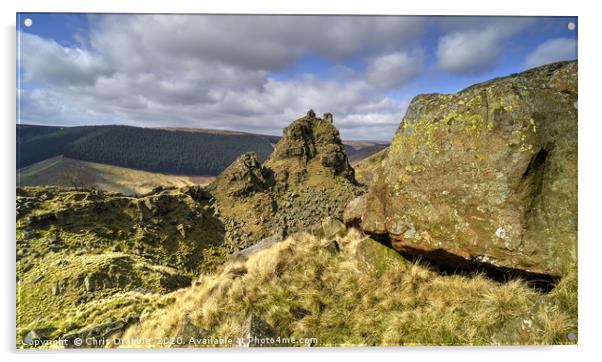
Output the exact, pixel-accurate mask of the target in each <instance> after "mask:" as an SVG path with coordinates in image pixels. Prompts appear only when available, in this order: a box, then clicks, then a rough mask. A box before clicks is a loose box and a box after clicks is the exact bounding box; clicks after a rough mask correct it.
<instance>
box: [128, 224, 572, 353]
mask: <svg viewBox="0 0 602 362" xmlns="http://www.w3.org/2000/svg"><path fill="white" fill-rule="evenodd" d="M362 239H365V236H363V235H362V234H360V233H359V232H357V231H355V230H351V231H350V232H349V233H348V234H347V235H346V236H344V237H342V238H338V239H337V240H338V242H339V245H340V247H341V248H340V252H338V253H332V252H330V251H329V250H328V249H327V248H325V247H324V245H325V243H326V242H327V241H326V240H318V239H316V238H314V237H313V236H310V235H302V236H295V237H291V238H288V239H287V240H285V241H283V242H281V243H278V244H276V245H274V246H272V247H270V248H269V249H266V250H263V251H261V252H258V253H256V254H254V255H251V256H250V257H249V258H248V259H245V260H235V261H232V262H229V263H227V264H225V265H224V266H222V267H221V269H220V270H218V271H217V272H216V273H215V274H213V275H204V276H202V277H200V278H199V279H198V280H197V281H196V282H194V283H193V285H192V286H191V287H190V288H187V289H183V290H180V291H177V292H175V293H174V297H175V302H174V304H172V305H171V306H170V307H168V308H166V309H160V310H150V309H149V310H148V311H147V312H146V313H144V314H143V316H142V318H141V321H140V323H139V324H138V325H135V326H133V327H131V328H130V329H129V330H127V331H126V333H125V334H124V337H125V338H124V339H127V338H134V337H146V338H157V337H173V336H178V335H179V333H180V331H181V330H182V328H183V326H184V325H185V324H187V323H192V324H193V325H195V326H199V327H201V328H202V329H203V330H204V331H205V335H212V336H214V337H219V336H222V337H224V336H231V337H237V336H240V335H241V333H242V326H243V322H244V321H245V320H246V319H247V317H248V316H249V315H250V314H251V313H254V314H256V315H257V316H260V317H261V318H262V319H264V320H265V321H266V322H268V323H269V324H270V325H271V326H272V327H273V328H274V330H275V331H276V333H277V334H278V335H279V336H282V337H295V338H305V337H314V338H317V339H318V343H317V345H319V346H333V345H335V346H358V345H370V346H372V345H384V346H398V345H460V344H470V345H489V344H566V343H575V342H576V339H574V340H573V338H572V337H573V336H575V337H576V335H577V271H576V268H574V269H571V270H569V271H568V272H567V274H566V275H565V276H564V277H563V279H562V280H561V282H560V283H559V285H557V287H556V288H555V289H554V290H552V291H551V292H549V293H547V294H545V293H541V292H538V291H536V290H533V289H531V288H529V287H527V286H526V284H525V283H524V282H522V281H520V280H514V281H510V282H507V283H499V282H495V281H492V280H490V279H487V278H486V277H484V276H482V275H474V276H461V275H440V274H438V273H436V272H435V271H433V270H431V269H429V268H428V267H426V266H424V265H422V264H417V263H412V262H410V261H406V260H405V259H402V260H400V262H399V263H397V264H395V265H392V266H391V267H390V268H388V270H386V271H384V272H383V273H376V272H374V271H373V270H370V269H366V268H364V267H362V265H361V263H359V262H358V260H357V258H356V255H355V250H356V246H357V244H358V243H359V242H360V241H361V240H362ZM291 307H299V308H303V309H304V310H307V311H309V312H310V313H311V314H309V315H306V316H304V317H303V318H301V319H296V318H295V316H294V315H293V313H291V310H290V309H291ZM569 333H572V335H571V337H570V338H567V336H568V335H569Z"/></svg>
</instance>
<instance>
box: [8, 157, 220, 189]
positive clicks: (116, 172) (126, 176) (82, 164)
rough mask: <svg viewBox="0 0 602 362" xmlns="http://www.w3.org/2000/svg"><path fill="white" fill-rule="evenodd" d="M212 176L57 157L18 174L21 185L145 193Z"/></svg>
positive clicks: (204, 180) (199, 182)
mask: <svg viewBox="0 0 602 362" xmlns="http://www.w3.org/2000/svg"><path fill="white" fill-rule="evenodd" d="M211 180H212V178H210V177H208V178H205V179H202V178H200V177H190V176H177V175H166V174H161V173H153V172H147V171H140V170H135V169H131V168H125V167H119V166H113V165H107V164H102V163H96V162H87V161H80V160H75V159H71V158H67V157H63V156H56V157H53V158H50V159H47V160H44V161H40V162H36V163H34V164H32V165H29V166H27V167H24V168H22V169H20V170H19V172H18V173H17V185H19V186H42V185H52V186H67V187H78V188H91V187H94V188H97V189H102V190H105V191H111V192H120V193H123V194H125V195H132V194H144V193H147V192H149V191H151V190H152V189H154V188H156V187H158V186H165V187H184V186H191V185H197V184H207V183H209V182H211Z"/></svg>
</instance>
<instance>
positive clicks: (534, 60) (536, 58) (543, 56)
mask: <svg viewBox="0 0 602 362" xmlns="http://www.w3.org/2000/svg"><path fill="white" fill-rule="evenodd" d="M576 58H577V40H576V39H571V38H556V39H549V40H546V41H545V42H543V43H542V44H540V45H539V46H538V47H537V48H535V50H533V52H531V54H529V55H528V56H527V58H526V59H525V66H526V67H527V68H533V67H537V66H540V65H544V64H548V63H553V62H557V61H561V60H572V59H576Z"/></svg>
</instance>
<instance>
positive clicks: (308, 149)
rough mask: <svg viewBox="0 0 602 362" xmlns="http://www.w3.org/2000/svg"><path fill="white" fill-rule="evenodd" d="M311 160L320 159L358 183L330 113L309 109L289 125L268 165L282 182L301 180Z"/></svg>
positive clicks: (321, 162)
mask: <svg viewBox="0 0 602 362" xmlns="http://www.w3.org/2000/svg"><path fill="white" fill-rule="evenodd" d="M312 160H317V161H319V164H320V165H321V166H322V167H323V168H324V169H325V170H328V171H330V172H332V173H333V174H334V175H336V176H342V177H344V178H346V179H347V180H349V181H350V182H352V183H356V181H355V175H354V171H353V168H352V167H351V165H350V164H349V161H348V160H347V155H346V154H345V146H343V143H342V142H341V137H340V135H339V130H338V129H336V127H335V126H334V124H333V117H332V114H330V113H326V114H325V115H324V118H318V117H316V115H315V113H314V112H313V111H311V110H310V111H309V112H307V115H306V116H305V117H302V118H299V119H297V120H296V121H294V122H293V123H291V124H290V125H289V126H288V127H286V129H285V130H284V136H283V137H282V139H281V140H280V142H278V144H277V145H276V148H275V149H274V152H273V153H272V155H271V156H270V157H269V159H268V161H267V162H266V165H267V166H268V167H271V168H273V169H274V170H275V171H276V172H277V175H278V176H280V177H279V181H280V182H287V181H288V180H289V179H290V180H292V181H294V182H300V181H304V180H306V179H307V178H308V177H309V176H308V166H309V164H310V162H311V161H312ZM283 164H284V165H283ZM294 164H296V165H294ZM282 166H285V167H282ZM291 166H297V167H291Z"/></svg>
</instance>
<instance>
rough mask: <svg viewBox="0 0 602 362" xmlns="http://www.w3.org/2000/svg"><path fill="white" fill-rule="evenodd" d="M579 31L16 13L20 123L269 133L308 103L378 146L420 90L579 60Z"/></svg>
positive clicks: (506, 25)
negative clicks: (376, 141) (212, 129)
mask: <svg viewBox="0 0 602 362" xmlns="http://www.w3.org/2000/svg"><path fill="white" fill-rule="evenodd" d="M26 19H30V20H31V24H29V21H27V22H26V21H25V20H26ZM26 23H28V24H27V25H30V26H26ZM571 24H572V25H571ZM577 32H578V23H577V18H576V17H428V16H427V17H422V16H274V15H269V16H259V15H255V16H252V15H151V14H143V15H135V14H124V15H122V14H60V13H50V14H48V13H19V14H17V48H18V49H17V83H18V84H17V87H18V102H17V106H18V109H17V115H18V122H19V123H21V124H39V125H60V126H77V125H98V124H126V125H133V126H141V127H192V128H215V129H227V130H236V131H247V132H253V133H263V134H272V135H280V134H282V129H283V128H284V127H286V126H287V125H288V124H289V123H290V122H292V121H293V120H295V119H297V118H299V117H301V116H303V115H304V114H305V113H306V112H307V111H308V110H309V109H314V110H315V111H316V113H317V114H318V115H320V114H322V113H326V112H330V113H332V114H333V115H334V123H335V125H336V126H337V128H339V130H340V132H341V137H342V138H343V139H347V140H385V141H388V140H390V139H391V138H392V136H393V134H394V132H395V130H396V129H397V127H398V126H399V123H400V122H401V120H402V119H403V116H404V113H405V110H406V108H407V106H408V104H409V102H410V101H411V100H412V98H413V97H414V96H416V95H417V94H422V93H452V92H456V91H458V90H461V89H463V88H465V87H467V86H470V85H472V84H474V83H478V82H482V81H485V80H488V79H491V78H494V77H498V76H504V75H508V74H511V73H515V72H520V71H523V70H526V69H529V68H532V67H536V66H539V65H543V64H546V63H551V62H555V61H560V60H571V59H577Z"/></svg>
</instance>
